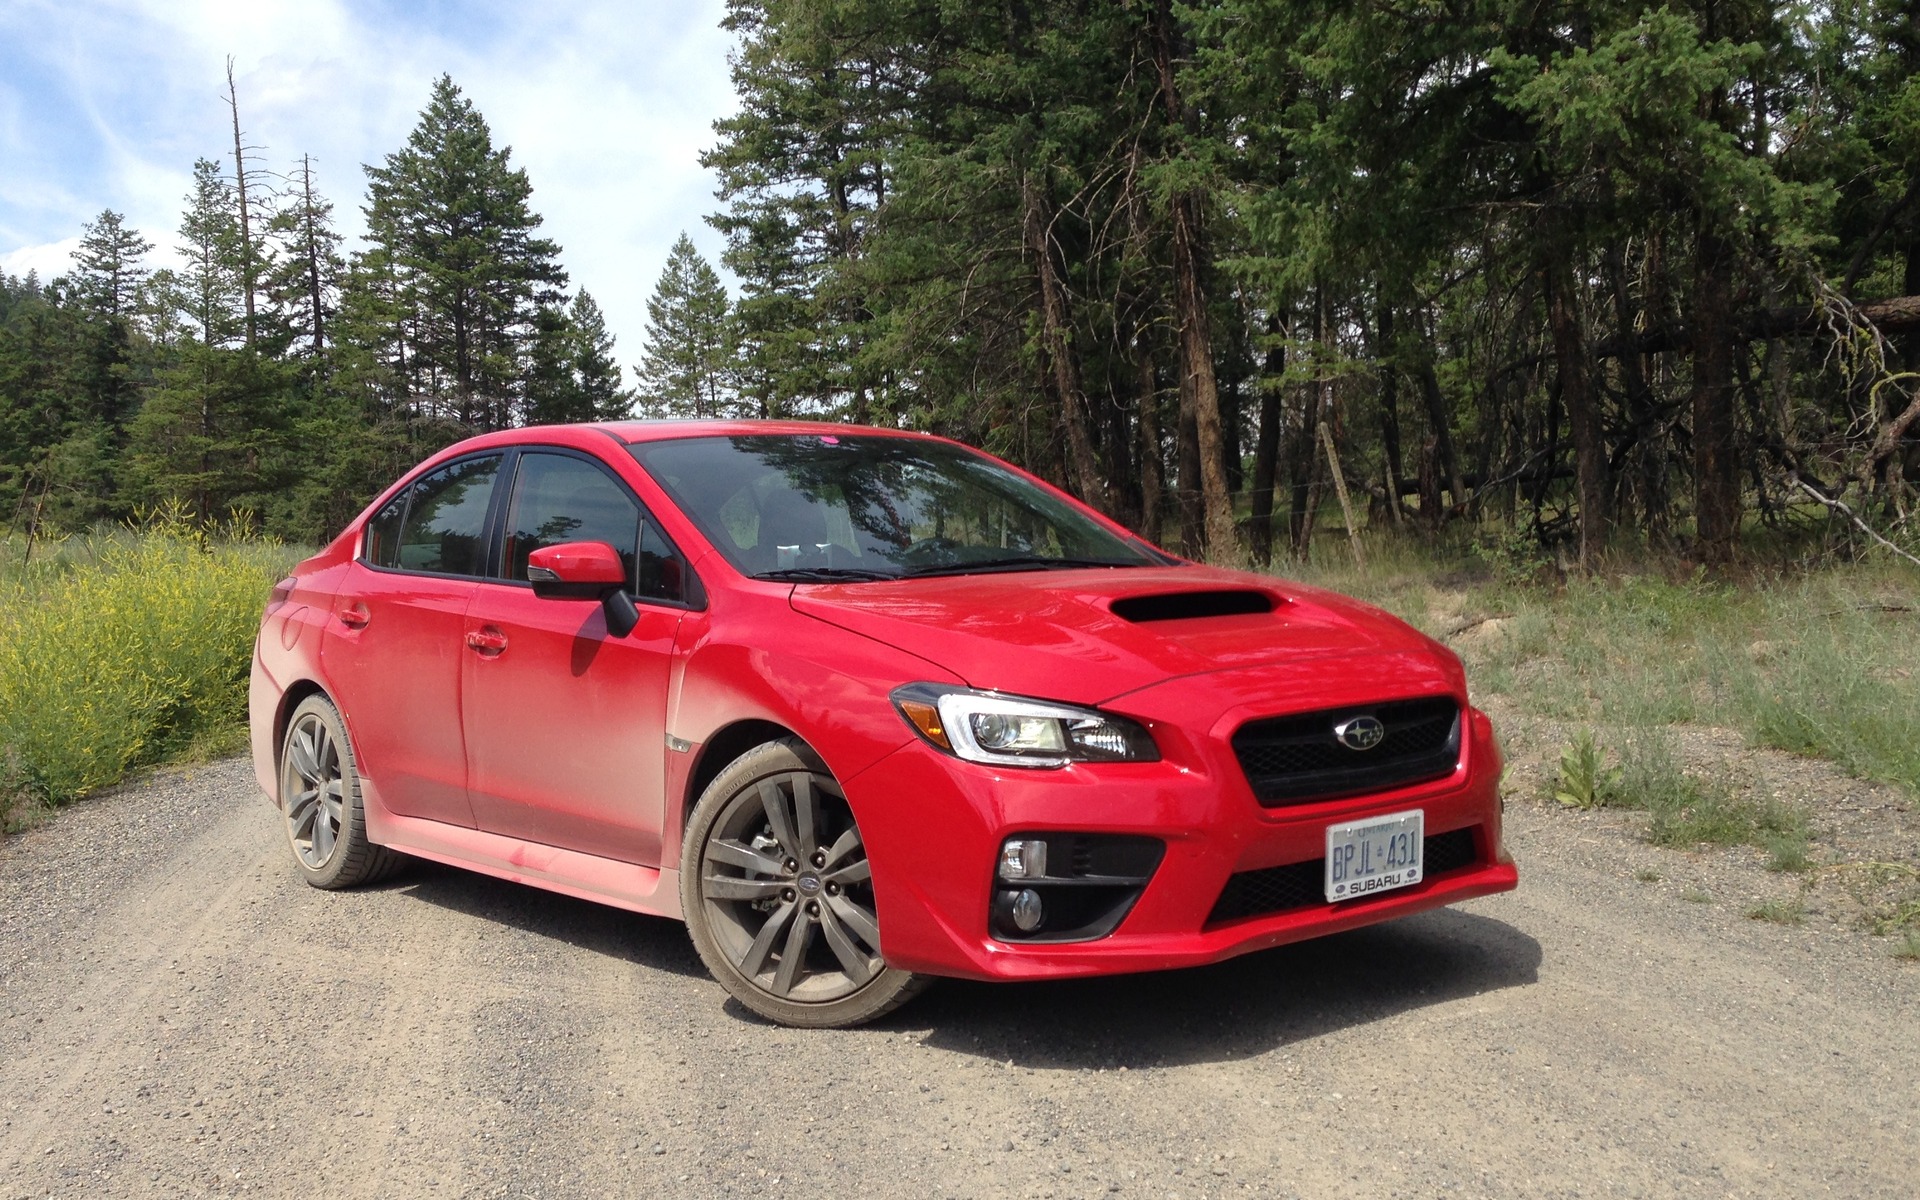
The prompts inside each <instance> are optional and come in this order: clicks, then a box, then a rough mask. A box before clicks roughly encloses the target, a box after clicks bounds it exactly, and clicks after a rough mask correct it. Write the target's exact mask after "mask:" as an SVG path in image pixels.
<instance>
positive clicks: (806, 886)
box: [794, 875, 820, 896]
mask: <svg viewBox="0 0 1920 1200" xmlns="http://www.w3.org/2000/svg"><path fill="white" fill-rule="evenodd" d="M794 886H796V887H798V888H799V889H800V890H801V891H802V892H804V893H805V894H807V895H809V896H812V895H815V894H817V893H818V892H819V891H820V880H819V877H818V876H814V875H802V876H801V877H800V879H799V881H798V882H797V883H796V884H795V885H794Z"/></svg>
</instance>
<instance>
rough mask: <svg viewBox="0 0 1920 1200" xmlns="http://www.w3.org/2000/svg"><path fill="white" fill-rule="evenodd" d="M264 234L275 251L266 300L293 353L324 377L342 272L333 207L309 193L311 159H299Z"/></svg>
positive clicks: (311, 181)
mask: <svg viewBox="0 0 1920 1200" xmlns="http://www.w3.org/2000/svg"><path fill="white" fill-rule="evenodd" d="M268 230H269V232H270V233H271V234H272V236H273V238H274V240H275V242H276V243H277V245H278V249H279V253H278V255H277V256H276V259H277V261H276V262H275V263H274V268H273V273H272V274H271V276H270V277H269V278H268V282H267V287H268V291H269V294H270V295H271V296H272V297H273V302H274V304H275V306H276V308H277V309H278V312H279V314H280V320H281V322H282V323H283V324H284V325H285V326H286V328H287V330H288V333H289V334H290V335H291V336H292V338H293V339H294V344H295V347H296V351H295V352H296V353H298V354H300V355H302V356H303V357H306V358H308V359H309V360H310V361H312V362H313V363H314V364H315V365H316V367H317V368H318V369H321V370H323V371H324V369H325V357H326V352H327V346H328V344H329V338H330V336H331V331H330V330H329V328H328V324H329V322H330V321H331V320H332V319H333V316H334V313H335V312H336V310H337V309H338V308H339V303H340V281H341V276H342V275H343V274H344V273H345V270H346V266H345V264H344V263H343V262H342V261H341V258H340V235H339V234H338V233H336V232H334V228H333V205H332V204H331V203H330V202H329V201H327V200H326V198H325V197H323V196H321V195H320V194H319V193H318V192H317V191H315V190H314V186H313V159H312V158H311V157H309V156H308V155H304V154H303V155H301V156H300V169H299V172H298V173H297V174H295V175H294V177H293V178H292V180H291V181H290V186H289V188H288V192H287V197H286V204H285V205H284V207H282V208H281V209H280V210H279V211H278V212H276V213H274V214H273V217H272V219H271V221H270V222H269V224H268Z"/></svg>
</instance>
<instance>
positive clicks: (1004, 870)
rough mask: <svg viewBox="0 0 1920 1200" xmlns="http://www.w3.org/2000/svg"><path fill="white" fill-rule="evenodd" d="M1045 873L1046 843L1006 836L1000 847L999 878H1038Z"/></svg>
mask: <svg viewBox="0 0 1920 1200" xmlns="http://www.w3.org/2000/svg"><path fill="white" fill-rule="evenodd" d="M1046 873H1047V844H1046V843H1045V842H1043V841H1041V840H1040V839H1039V838H1008V839H1007V842H1006V844H1005V845H1004V846H1001V847H1000V878H1002V879H1040V878H1043V877H1044V876H1045V875H1046ZM1022 928H1025V927H1024V926H1022Z"/></svg>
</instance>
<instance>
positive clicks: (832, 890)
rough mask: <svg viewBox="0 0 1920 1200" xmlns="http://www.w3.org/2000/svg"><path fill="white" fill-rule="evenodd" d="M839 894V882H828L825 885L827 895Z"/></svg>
mask: <svg viewBox="0 0 1920 1200" xmlns="http://www.w3.org/2000/svg"><path fill="white" fill-rule="evenodd" d="M839 894H840V885H839V884H837V883H829V884H828V885H827V895H829V896H838V895H839Z"/></svg>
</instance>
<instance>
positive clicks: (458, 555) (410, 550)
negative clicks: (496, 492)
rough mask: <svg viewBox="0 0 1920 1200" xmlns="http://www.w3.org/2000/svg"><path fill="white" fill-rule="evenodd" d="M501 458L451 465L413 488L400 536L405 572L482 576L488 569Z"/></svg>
mask: <svg viewBox="0 0 1920 1200" xmlns="http://www.w3.org/2000/svg"><path fill="white" fill-rule="evenodd" d="M499 469H500V456H499V455H492V456H489V457H487V458H469V459H467V460H465V461H463V462H457V463H451V464H449V465H447V466H444V467H442V468H440V469H439V470H438V471H435V472H434V473H433V474H431V475H428V476H427V477H426V478H424V479H422V480H420V482H418V483H416V484H414V485H413V488H412V492H411V496H412V502H411V503H410V504H409V505H408V506H407V520H406V524H405V525H404V526H402V527H401V530H400V546H399V550H400V553H399V561H398V562H397V563H395V564H394V565H396V566H398V567H399V568H400V569H401V570H403V571H427V572H432V573H434V574H437V575H478V574H480V573H481V572H482V571H483V570H484V569H485V567H486V531H487V504H488V502H489V501H490V500H491V499H492V498H493V477H494V475H495V474H496V473H497V472H498V471H499Z"/></svg>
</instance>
